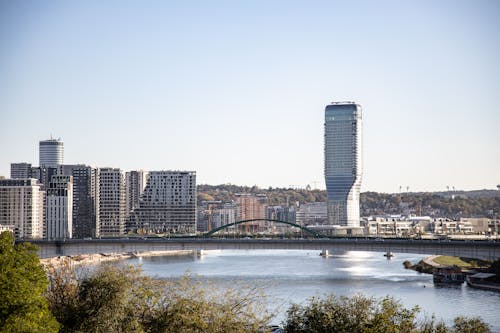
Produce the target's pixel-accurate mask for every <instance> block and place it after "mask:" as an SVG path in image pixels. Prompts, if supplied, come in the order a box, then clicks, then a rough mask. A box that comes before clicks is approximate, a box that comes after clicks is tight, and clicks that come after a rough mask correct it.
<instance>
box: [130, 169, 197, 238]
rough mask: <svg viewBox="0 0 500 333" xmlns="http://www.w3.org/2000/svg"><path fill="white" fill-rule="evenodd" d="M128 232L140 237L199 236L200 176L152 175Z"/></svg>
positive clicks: (187, 173) (185, 174) (168, 172)
mask: <svg viewBox="0 0 500 333" xmlns="http://www.w3.org/2000/svg"><path fill="white" fill-rule="evenodd" d="M128 228H129V229H130V230H132V231H135V232H140V233H178V234H187V233H194V232H196V172H194V171H150V172H149V177H148V180H147V184H146V188H145V189H144V193H143V194H142V197H141V200H140V202H139V207H137V208H136V209H135V210H134V211H133V212H132V214H131V215H130V218H129V226H128Z"/></svg>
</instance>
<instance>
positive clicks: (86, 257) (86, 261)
mask: <svg viewBox="0 0 500 333" xmlns="http://www.w3.org/2000/svg"><path fill="white" fill-rule="evenodd" d="M194 254H196V251H193V250H171V251H147V252H128V253H98V254H80V255H76V256H60V257H54V258H45V259H40V263H41V264H42V265H43V266H45V267H53V268H57V267H59V266H62V265H70V266H79V265H95V264H100V263H103V262H108V261H118V260H124V259H131V258H141V257H153V256H185V255H194Z"/></svg>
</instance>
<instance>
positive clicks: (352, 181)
mask: <svg viewBox="0 0 500 333" xmlns="http://www.w3.org/2000/svg"><path fill="white" fill-rule="evenodd" d="M361 176H362V158H361V106H360V105H358V104H355V103H353V102H339V103H332V104H330V105H327V106H326V108H325V182H326V190H327V195H328V204H327V210H328V223H329V224H335V225H341V226H349V227H359V191H360V187H361Z"/></svg>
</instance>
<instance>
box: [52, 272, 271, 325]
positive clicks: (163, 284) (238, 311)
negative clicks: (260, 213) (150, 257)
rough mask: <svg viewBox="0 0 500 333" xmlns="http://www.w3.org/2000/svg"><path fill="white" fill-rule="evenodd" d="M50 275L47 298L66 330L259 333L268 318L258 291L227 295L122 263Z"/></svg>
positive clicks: (188, 281) (196, 283) (191, 282)
mask: <svg viewBox="0 0 500 333" xmlns="http://www.w3.org/2000/svg"><path fill="white" fill-rule="evenodd" d="M51 276H52V277H51V286H50V288H49V290H48V293H47V298H48V299H49V301H50V304H51V309H52V311H53V312H54V314H55V315H56V317H57V319H58V320H59V321H60V322H61V324H62V325H63V327H62V330H61V331H62V332H110V333H113V332H165V333H167V332H206V333H212V332H213V333H215V332H257V331H259V329H260V328H262V327H265V326H266V325H267V323H268V320H269V317H268V316H267V315H266V311H264V306H263V303H262V302H261V301H260V300H261V299H262V295H260V294H259V292H258V290H255V289H242V290H238V291H236V290H233V289H229V290H226V291H224V292H222V291H219V290H217V289H216V288H207V286H206V285H203V286H202V285H201V283H200V282H195V281H193V280H192V279H191V278H189V277H188V276H185V277H183V278H181V279H179V280H175V281H174V280H169V281H165V280H160V279H153V278H151V277H148V276H144V275H142V274H141V270H140V269H138V268H134V267H131V266H117V265H103V266H101V267H99V268H97V269H96V270H95V271H92V272H90V273H88V274H86V276H83V277H78V274H75V272H74V270H73V269H72V268H71V267H69V266H65V267H62V269H59V270H56V271H54V272H52V273H51Z"/></svg>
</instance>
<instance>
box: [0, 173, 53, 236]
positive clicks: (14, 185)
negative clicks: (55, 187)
mask: <svg viewBox="0 0 500 333" xmlns="http://www.w3.org/2000/svg"><path fill="white" fill-rule="evenodd" d="M44 218H45V191H43V190H42V187H41V184H40V183H39V182H38V181H37V180H36V179H0V225H1V226H2V228H3V229H10V230H13V231H14V236H15V237H16V238H18V239H19V238H28V239H36V238H43V236H44V220H45V219H44Z"/></svg>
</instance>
